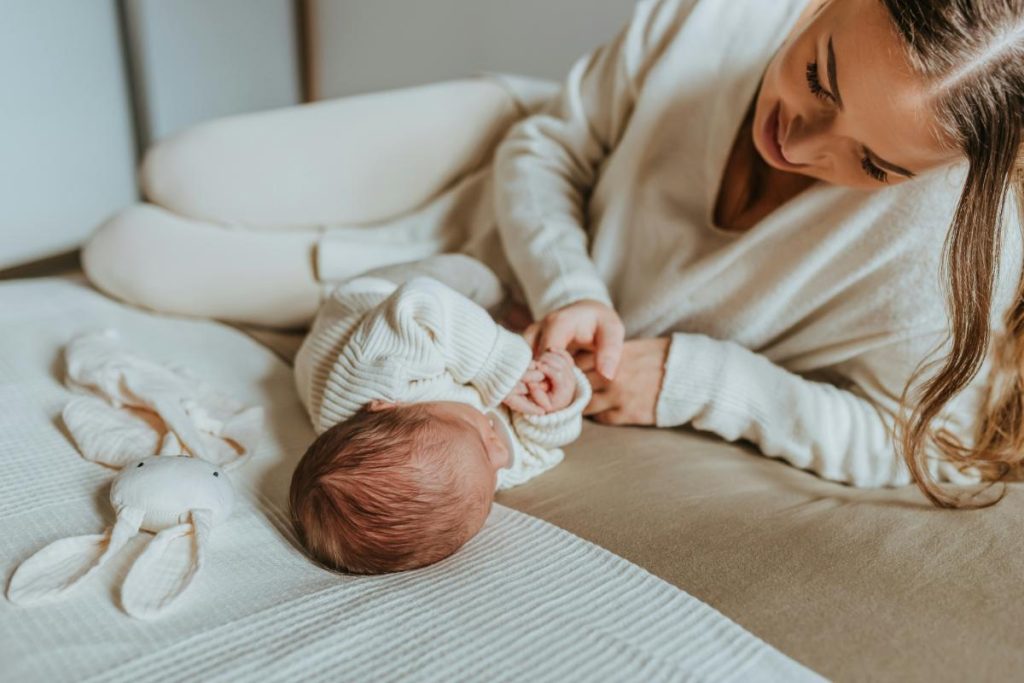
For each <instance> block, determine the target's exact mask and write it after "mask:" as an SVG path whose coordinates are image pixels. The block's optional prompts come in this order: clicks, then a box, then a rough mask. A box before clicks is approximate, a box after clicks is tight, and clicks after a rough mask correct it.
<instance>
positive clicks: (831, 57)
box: [828, 36, 916, 178]
mask: <svg viewBox="0 0 1024 683" xmlns="http://www.w3.org/2000/svg"><path fill="white" fill-rule="evenodd" d="M837 70H838V69H837V68H836V48H835V46H834V45H833V44H832V36H829V37H828V86H829V88H831V89H832V96H833V97H835V98H836V104H837V105H838V106H839V110H840V111H842V109H843V96H842V95H841V94H840V93H839V79H838V78H836V71H837ZM864 151H865V152H867V153H868V155H869V156H871V157H872V159H873V161H874V163H875V165H876V166H878V167H879V168H882V169H885V170H886V171H892V172H893V173H898V174H899V175H901V176H906V177H907V178H913V177H914V176H915V175H916V174H915V173H914V172H913V171H908V170H907V169H905V168H903V167H902V166H897V165H896V164H894V163H892V162H890V161H886V160H885V159H883V158H882V157H880V156H878V155H877V154H875V153H874V152H872V151H871V150H870V149H868V148H867V147H865V148H864Z"/></svg>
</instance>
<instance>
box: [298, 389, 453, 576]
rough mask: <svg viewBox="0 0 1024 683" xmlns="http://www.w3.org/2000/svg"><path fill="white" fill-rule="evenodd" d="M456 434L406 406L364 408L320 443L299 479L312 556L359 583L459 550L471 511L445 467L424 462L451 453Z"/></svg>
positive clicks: (302, 525)
mask: <svg viewBox="0 0 1024 683" xmlns="http://www.w3.org/2000/svg"><path fill="white" fill-rule="evenodd" d="M447 427H448V425H447V423H444V422H439V421H438V419H437V418H436V417H434V416H433V415H432V414H431V413H430V412H429V411H428V410H426V409H425V408H423V407H422V406H419V405H407V406H396V407H394V408H390V409H387V410H378V411H370V410H368V409H366V408H363V409H362V410H360V411H359V412H358V413H356V414H355V415H354V416H352V417H351V418H350V419H348V420H346V421H345V422H341V423H339V424H337V425H335V426H333V427H331V428H330V429H328V430H327V431H325V432H324V433H323V434H321V435H320V436H319V437H318V438H317V439H316V440H315V441H314V442H313V443H312V444H311V445H310V447H309V449H308V450H307V451H306V453H305V455H303V456H302V460H301V461H300V462H299V465H298V467H297V468H296V469H295V473H294V474H293V475H292V483H291V491H290V505H291V517H292V523H293V525H294V526H295V530H296V532H297V533H298V536H299V540H300V541H301V542H302V544H303V546H305V548H306V550H307V551H308V552H309V553H310V554H311V555H312V556H313V557H314V558H315V559H316V560H317V561H318V562H320V563H321V564H323V565H325V566H326V567H328V568H330V569H334V570H337V571H343V572H348V573H352V574H384V573H388V572H397V571H405V570H407V569H415V568H417V567H423V566H426V565H428V564H433V563H434V562H438V561H440V560H442V559H444V558H445V557H448V556H449V555H451V554H452V553H454V552H455V551H456V550H458V549H459V547H460V546H461V545H462V544H463V543H464V542H465V541H466V540H467V538H468V536H469V527H468V524H467V519H466V515H465V511H466V508H467V503H470V502H472V501H467V500H466V498H465V497H464V496H463V495H461V494H460V493H459V491H460V488H459V487H458V486H457V484H458V477H459V473H458V472H457V471H456V470H455V468H452V467H449V466H447V465H446V464H440V463H444V462H445V461H444V459H434V458H420V457H417V453H421V452H423V451H424V450H425V449H429V448H445V447H451V446H452V444H450V443H446V439H445V433H444V432H445V431H446V428H447ZM455 447H459V446H457V445H456V446H455Z"/></svg>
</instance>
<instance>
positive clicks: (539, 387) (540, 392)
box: [527, 382, 551, 413]
mask: <svg viewBox="0 0 1024 683" xmlns="http://www.w3.org/2000/svg"><path fill="white" fill-rule="evenodd" d="M527 386H528V388H529V389H530V399H532V400H533V402H534V403H536V404H537V405H539V406H540V407H541V408H543V409H544V412H545V413H546V412H548V411H549V410H551V397H550V396H548V391H547V388H546V387H544V385H543V384H541V383H539V382H534V383H532V384H528V385H527Z"/></svg>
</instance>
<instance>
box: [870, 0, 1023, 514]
mask: <svg viewBox="0 0 1024 683" xmlns="http://www.w3.org/2000/svg"><path fill="white" fill-rule="evenodd" d="M882 2H883V4H884V5H885V7H886V8H887V9H888V11H889V14H890V16H891V18H892V21H893V24H894V26H895V28H896V30H897V32H898V33H899V34H900V36H902V38H903V41H904V42H905V43H906V45H907V48H908V52H909V56H910V60H911V63H912V64H913V66H914V68H915V69H916V70H917V71H918V72H919V73H920V74H921V75H922V76H924V77H925V78H927V79H928V80H929V81H930V82H931V83H933V84H934V85H935V88H936V93H937V95H936V98H935V106H936V112H937V114H938V117H939V120H940V122H941V124H942V126H943V129H944V132H945V133H946V134H947V135H948V136H949V137H950V138H951V139H952V140H955V141H956V145H957V147H958V148H959V149H960V150H961V151H962V152H963V154H964V155H965V156H966V158H967V162H968V171H967V176H966V181H965V183H964V189H963V193H962V194H961V197H960V202H959V205H958V206H957V209H956V212H955V215H954V217H953V223H952V226H951V227H950V230H949V233H948V235H947V238H946V243H945V249H944V265H943V268H944V279H945V281H946V289H947V292H946V299H947V308H948V310H949V315H950V321H951V325H950V336H949V339H948V340H947V343H949V345H950V351H949V354H948V355H947V356H946V357H945V359H943V360H941V361H940V362H939V363H938V367H939V369H938V371H937V372H936V373H935V374H933V375H931V376H930V377H928V378H927V380H926V381H924V382H923V383H922V384H921V385H920V387H919V390H917V389H915V390H914V391H912V390H911V386H913V385H915V384H916V382H917V380H918V379H920V378H921V377H922V376H923V375H924V374H925V373H926V372H927V370H926V368H929V367H931V366H929V365H924V364H923V365H922V366H921V367H920V368H918V371H917V373H915V376H914V378H912V379H911V381H910V383H909V384H908V385H907V389H906V390H905V391H904V394H903V405H904V406H905V407H906V408H905V411H904V414H903V415H902V416H901V418H900V420H899V423H898V437H897V445H898V447H899V449H900V450H901V451H902V455H903V457H904V459H905V460H906V462H907V465H908V467H909V468H910V471H911V473H912V474H913V476H914V480H915V481H916V482H917V485H918V487H919V488H920V489H921V491H922V492H924V494H925V495H926V496H927V497H928V498H929V499H930V500H931V501H932V502H933V503H935V504H936V505H938V506H941V507H961V508H977V507H986V506H988V505H992V504H994V503H996V502H998V501H999V500H1000V499H1001V498H1002V496H1003V495H1005V488H1004V489H1003V490H1002V492H1001V493H1000V494H999V495H998V496H994V497H993V496H987V497H985V498H984V499H979V498H978V495H977V493H975V495H974V496H972V497H971V498H970V499H966V498H965V497H964V496H963V495H959V494H957V493H956V492H953V491H950V490H948V489H945V488H944V487H942V486H940V485H939V484H938V483H937V482H936V481H935V480H934V479H933V478H932V475H931V472H930V470H929V468H928V467H927V466H926V463H927V460H928V458H929V457H930V456H931V454H930V453H929V451H937V455H938V456H939V457H940V458H943V459H945V460H947V461H949V462H951V463H953V464H955V465H957V466H959V467H964V466H974V467H976V468H977V469H978V470H980V471H981V473H982V474H983V476H984V478H985V480H987V481H988V482H990V483H989V484H988V486H991V485H992V483H995V482H997V481H1000V480H1005V479H1007V478H1009V476H1010V475H1016V474H1019V473H1020V470H1021V469H1022V461H1024V278H1022V279H1021V281H1020V282H1018V284H1017V289H1016V295H1015V299H1014V302H1013V305H1012V306H1010V308H1009V311H1008V312H1007V313H1006V317H1005V326H1006V334H1005V338H1002V339H996V340H993V339H992V336H993V335H992V330H991V322H992V318H991V315H992V307H993V299H994V293H995V290H996V285H997V279H998V274H999V270H1000V253H1001V251H1002V247H1003V244H1004V234H1003V233H1004V230H1005V229H1006V223H1007V221H1006V219H1007V218H1008V216H1006V215H1005V213H1006V207H1007V204H1008V202H1007V197H1008V195H1009V194H1010V192H1011V191H1012V192H1013V193H1014V194H1015V195H1016V203H1017V208H1018V211H1020V213H1021V214H1022V215H1021V222H1022V224H1024V170H1022V165H1021V164H1022V158H1021V143H1022V132H1021V127H1022V118H1024V0H882ZM1007 266H1014V267H1017V266H1019V264H1003V267H1004V268H1006V267H1007ZM996 312H997V313H999V311H996ZM993 341H994V343H995V345H996V351H997V352H996V353H995V354H994V363H993V367H992V376H993V378H994V381H993V382H992V384H991V386H990V388H989V392H990V396H989V400H988V402H987V405H986V406H985V407H984V408H983V410H982V414H981V415H979V416H978V417H979V419H978V422H977V429H976V433H975V434H974V442H973V444H970V445H966V444H964V443H962V442H961V441H959V440H958V439H957V438H955V437H953V436H952V435H951V434H950V433H949V432H947V431H945V430H943V429H941V428H936V427H935V422H936V420H937V418H939V417H940V416H941V414H942V411H943V409H944V408H945V407H946V406H947V405H948V404H949V403H950V401H952V400H953V399H954V398H955V397H956V396H957V395H958V394H959V393H960V392H961V391H962V390H963V389H964V388H965V387H966V386H967V385H968V384H969V383H970V382H971V381H972V380H973V379H974V378H975V377H976V376H977V375H978V372H979V371H980V370H981V368H982V365H983V364H984V363H985V360H986V357H987V355H988V353H989V348H990V344H992V343H993ZM911 394H915V395H914V396H913V397H912V396H911ZM988 486H986V487H985V488H988Z"/></svg>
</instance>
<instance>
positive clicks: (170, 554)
mask: <svg viewBox="0 0 1024 683" xmlns="http://www.w3.org/2000/svg"><path fill="white" fill-rule="evenodd" d="M190 516H191V521H190V522H189V523H186V524H179V525H177V526H173V527H171V528H169V529H164V530H163V531H161V532H160V533H158V534H157V535H156V537H154V538H153V540H152V541H150V543H149V545H148V546H147V547H146V549H145V550H144V551H143V552H142V554H141V555H139V558H138V559H137V560H135V564H133V565H132V568H131V570H130V571H129V572H128V576H127V578H125V580H124V586H122V588H121V603H122V604H123V605H124V610H125V612H127V613H128V614H130V615H132V616H133V617H137V618H139V619H152V618H154V617H158V616H160V614H162V613H163V611H164V610H165V609H167V608H168V607H170V606H171V604H172V603H174V601H175V600H177V599H178V598H179V597H180V596H181V595H182V594H183V593H184V592H185V591H186V590H187V589H188V587H189V586H190V585H192V580H193V579H195V577H196V574H198V573H199V569H200V568H201V567H202V566H203V564H204V563H205V561H206V547H207V543H208V541H209V535H210V526H211V523H212V521H213V514H212V513H211V512H210V511H209V510H192V511H191V513H190Z"/></svg>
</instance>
